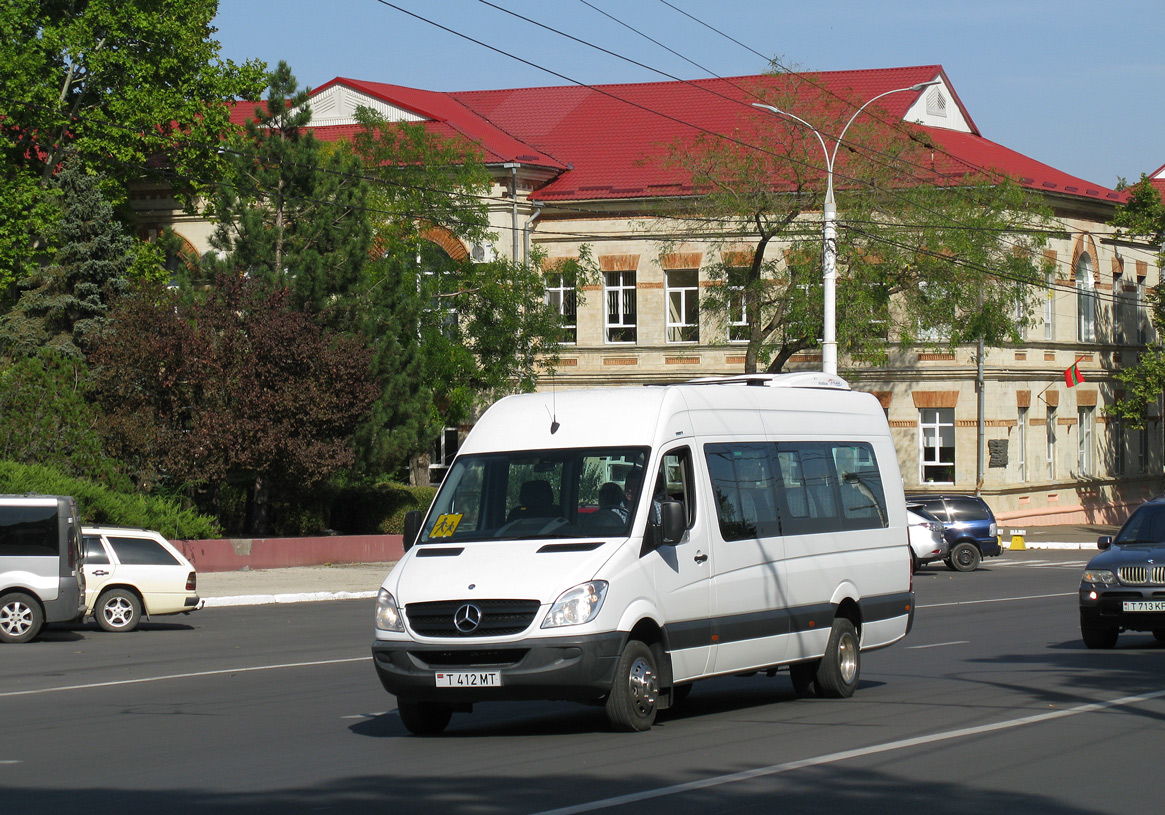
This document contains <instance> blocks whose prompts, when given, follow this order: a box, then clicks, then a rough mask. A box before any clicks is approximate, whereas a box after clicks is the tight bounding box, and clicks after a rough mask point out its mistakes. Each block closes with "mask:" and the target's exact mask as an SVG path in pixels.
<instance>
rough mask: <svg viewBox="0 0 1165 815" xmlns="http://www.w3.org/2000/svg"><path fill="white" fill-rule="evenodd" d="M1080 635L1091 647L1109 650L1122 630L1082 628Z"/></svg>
mask: <svg viewBox="0 0 1165 815" xmlns="http://www.w3.org/2000/svg"><path fill="white" fill-rule="evenodd" d="M1154 634H1156V632H1154ZM1080 636H1081V637H1082V638H1083V639H1084V644H1085V645H1087V646H1088V647H1089V648H1100V649H1103V650H1108V649H1109V648H1112V647H1114V646H1115V645H1116V640H1117V637H1118V636H1120V631H1119V630H1118V629H1116V628H1081V629H1080Z"/></svg>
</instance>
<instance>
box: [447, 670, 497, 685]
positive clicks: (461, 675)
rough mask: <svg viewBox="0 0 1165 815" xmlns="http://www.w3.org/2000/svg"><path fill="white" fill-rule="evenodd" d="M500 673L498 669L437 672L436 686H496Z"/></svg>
mask: <svg viewBox="0 0 1165 815" xmlns="http://www.w3.org/2000/svg"><path fill="white" fill-rule="evenodd" d="M501 684H502V675H501V673H499V672H498V671H445V672H443V673H439V674H437V687H438V688H497V687H501Z"/></svg>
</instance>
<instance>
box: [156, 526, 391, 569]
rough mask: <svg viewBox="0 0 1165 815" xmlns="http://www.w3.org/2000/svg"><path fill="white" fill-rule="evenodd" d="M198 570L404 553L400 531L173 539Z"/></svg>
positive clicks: (380, 558) (383, 558) (376, 559)
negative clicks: (276, 536) (327, 535)
mask: <svg viewBox="0 0 1165 815" xmlns="http://www.w3.org/2000/svg"><path fill="white" fill-rule="evenodd" d="M172 543H173V544H174V545H175V546H177V547H178V549H179V551H181V552H182V554H184V555H186V557H188V558H189V559H190V562H191V563H193V564H194V568H195V569H197V570H198V571H200V572H232V571H239V570H241V569H282V568H286V567H288V566H320V565H322V564H325V563H389V562H392V561H397V560H400V559H401V557H403V556H404V546H403V544H402V542H401V536H400V535H335V536H332V537H323V538H254V539H249V538H234V539H231V540H198V541H172Z"/></svg>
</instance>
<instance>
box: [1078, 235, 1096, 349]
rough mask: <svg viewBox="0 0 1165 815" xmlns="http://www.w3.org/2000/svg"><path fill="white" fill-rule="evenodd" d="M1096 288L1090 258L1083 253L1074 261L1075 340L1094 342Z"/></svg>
mask: <svg viewBox="0 0 1165 815" xmlns="http://www.w3.org/2000/svg"><path fill="white" fill-rule="evenodd" d="M1096 306H1097V297H1096V286H1095V284H1094V282H1093V280H1092V257H1091V256H1090V255H1089V254H1088V253H1087V252H1084V253H1083V254H1081V255H1080V257H1079V259H1078V260H1077V261H1076V339H1078V340H1079V341H1080V342H1096Z"/></svg>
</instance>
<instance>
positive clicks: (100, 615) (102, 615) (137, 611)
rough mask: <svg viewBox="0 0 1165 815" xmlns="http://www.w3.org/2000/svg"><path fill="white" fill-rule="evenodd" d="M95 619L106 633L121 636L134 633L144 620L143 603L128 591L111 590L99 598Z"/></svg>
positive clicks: (94, 614)
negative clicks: (110, 632)
mask: <svg viewBox="0 0 1165 815" xmlns="http://www.w3.org/2000/svg"><path fill="white" fill-rule="evenodd" d="M93 617H94V618H95V619H96V620H97V624H98V625H99V626H101V627H102V628H104V629H105V630H106V631H112V632H114V633H115V634H121V633H124V632H126V631H133V630H134V629H135V628H137V627H138V621H139V620H140V619H141V618H142V603H141V601H140V600H139V599H138V597H137V595H136V594H134V593H133V592H132V591H129V590H127V589H109V590H108V591H106V592H103V593H102V595H101V596H100V597H98V598H97V605H96V606H94V607H93Z"/></svg>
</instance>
